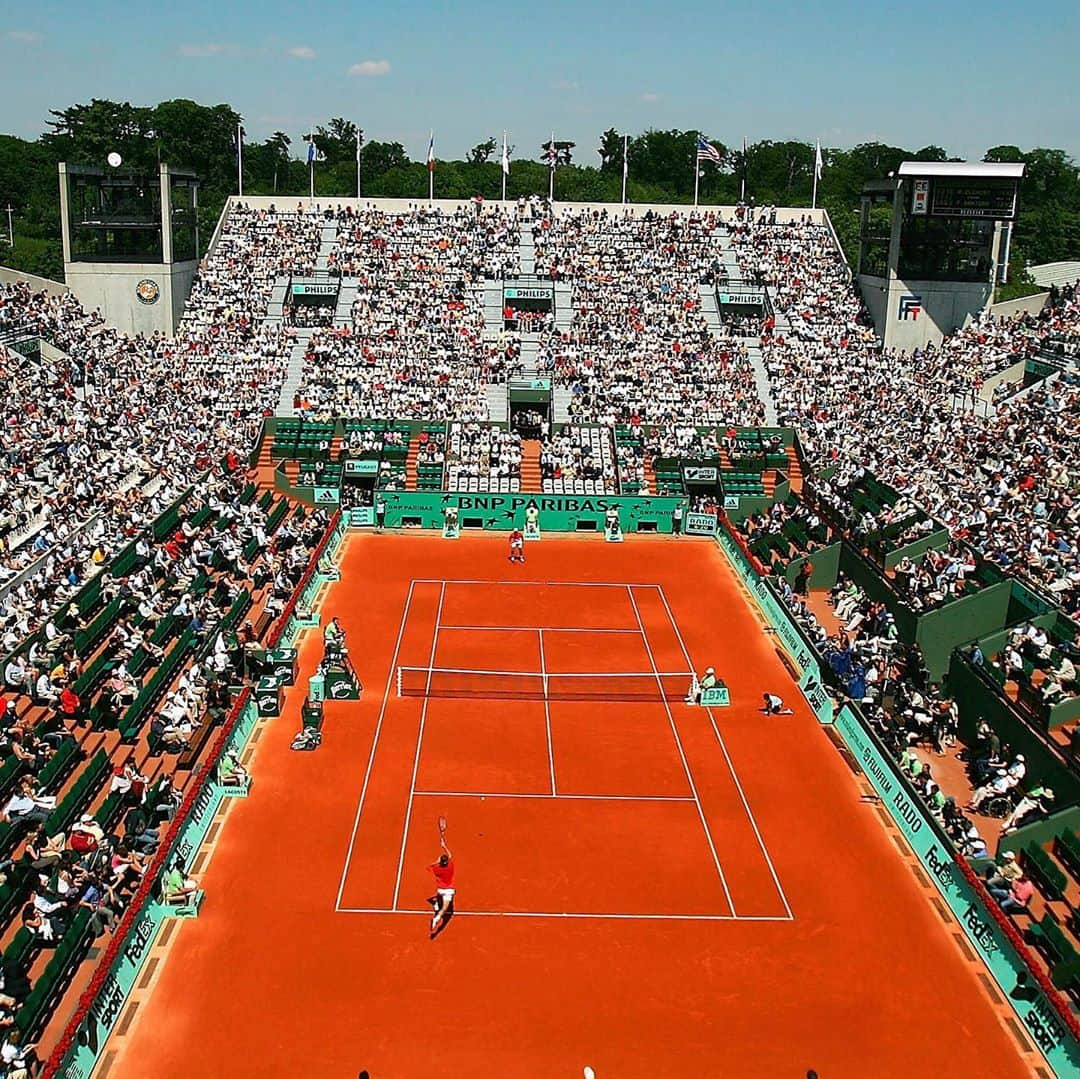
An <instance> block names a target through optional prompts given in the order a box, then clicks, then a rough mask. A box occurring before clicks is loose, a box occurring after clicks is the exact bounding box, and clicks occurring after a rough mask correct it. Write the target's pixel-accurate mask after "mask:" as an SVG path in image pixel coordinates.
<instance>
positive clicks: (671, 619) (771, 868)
mask: <svg viewBox="0 0 1080 1079" xmlns="http://www.w3.org/2000/svg"><path fill="white" fill-rule="evenodd" d="M654 587H655V588H656V590H657V592H659V594H660V599H661V601H662V602H663V604H664V610H665V611H667V616H668V621H669V622H670V623H671V628H672V629H673V630H674V631H675V636H676V638H677V639H678V642H679V647H680V648H681V649H682V654H683V658H684V659H685V660H686V664H687V667H688V668H689V669H690V670H694V666H693V664H692V663H691V662H690V655H689V653H688V652H687V651H686V643H685V642H684V641H683V637H682V633H681V632H680V631H679V626H678V623H677V622H676V621H675V616H674V615H673V614H672V613H671V607H670V606H669V605H668V601H667V596H666V595H664V589H663V587H662V586H661V585H655V586H654ZM705 711H706V712H708V713H709V722H710V723H711V724H712V729H713V734H715V735H716V740H717V742H719V743H720V749H721V750H722V751H723V754H724V760H725V761H727V766H728V771H729V772H731V778H732V780H733V781H734V783H735V789H736V790H737V791H738V792H739V798H740V799H741V800H742V804H743V809H744V810H745V811H746V818H747V820H749V821H750V827H751V828H753V829H754V835H755V837H756V838H757V842H758V846H759V847H760V848H761V853H762V854H763V855H764V857H765V864H766V865H767V866H768V867H769V873H770V875H771V876H772V879H773V884H775V885H776V890H777V892H779V894H780V901H781V902H782V903H783V904H784V910H786V911H787V914H788V918H791V919H794V917H795V915H794V914H792V912H791V905H790V904H789V903H788V899H787V896H786V895H785V894H784V889H783V886H782V885H781V883H780V877H779V876H778V875H777V872H776V867H775V866H774V865H773V860H772V858H770V857H769V849H768V847H766V846H765V840H764V839H763V838H762V837H761V831H760V830H759V829H758V825H757V821H756V820H755V819H754V814H753V812H752V811H751V809H750V803H749V802H748V801H747V800H746V795H745V794H744V793H743V788H742V783H740V782H739V775H738V773H737V772H736V771H735V765H734V763H733V762H732V760H731V754H730V753H728V748H727V745H726V744H725V742H724V739H723V738H722V737H721V735H720V728H719V727H718V726H717V725H716V716H715V715H714V714H713V710H712V709H711V708H706V709H705Z"/></svg>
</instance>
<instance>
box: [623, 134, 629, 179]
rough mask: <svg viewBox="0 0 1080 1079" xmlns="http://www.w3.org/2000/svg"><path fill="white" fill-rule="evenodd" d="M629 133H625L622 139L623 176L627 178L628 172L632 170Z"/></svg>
mask: <svg viewBox="0 0 1080 1079" xmlns="http://www.w3.org/2000/svg"><path fill="white" fill-rule="evenodd" d="M629 138H630V136H629V135H623V140H622V178H623V179H624V180H625V179H626V174H627V173H628V172H629V171H630V154H629V147H628V145H627V143H628V140H629Z"/></svg>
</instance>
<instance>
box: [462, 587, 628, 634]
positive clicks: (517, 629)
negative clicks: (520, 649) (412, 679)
mask: <svg viewBox="0 0 1080 1079" xmlns="http://www.w3.org/2000/svg"><path fill="white" fill-rule="evenodd" d="M518 583H519V584H521V583H523V582H521V581H519V582H518ZM442 629H443V630H444V631H445V630H448V629H461V630H494V631H496V632H498V633H535V632H536V631H537V630H542V631H543V632H544V633H640V632H641V631H640V630H637V629H612V628H610V627H608V626H597V627H596V628H595V629H589V628H585V629H582V628H581V627H577V626H575V627H570V626H443V627H442Z"/></svg>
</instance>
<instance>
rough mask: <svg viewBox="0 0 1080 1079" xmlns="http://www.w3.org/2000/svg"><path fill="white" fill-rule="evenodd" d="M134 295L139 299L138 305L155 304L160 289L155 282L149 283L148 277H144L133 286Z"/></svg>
mask: <svg viewBox="0 0 1080 1079" xmlns="http://www.w3.org/2000/svg"><path fill="white" fill-rule="evenodd" d="M135 295H136V296H137V297H138V298H139V303H146V304H151V303H157V302H158V297H159V296H160V295H161V287H160V286H159V285H158V283H157V282H156V281H151V280H150V278H149V277H144V278H143V279H142V280H141V281H140V282H139V283H138V284H137V285H136V286H135Z"/></svg>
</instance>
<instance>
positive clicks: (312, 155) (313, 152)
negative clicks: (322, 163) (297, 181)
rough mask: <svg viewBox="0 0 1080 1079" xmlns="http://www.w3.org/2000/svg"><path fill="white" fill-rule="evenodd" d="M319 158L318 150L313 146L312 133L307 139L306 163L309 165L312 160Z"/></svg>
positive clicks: (313, 137) (313, 138)
mask: <svg viewBox="0 0 1080 1079" xmlns="http://www.w3.org/2000/svg"><path fill="white" fill-rule="evenodd" d="M318 159H319V151H318V150H317V149H316V148H315V136H314V135H312V136H311V138H309V139H308V144H307V163H308V164H309V165H311V164H312V163H313V162H315V161H317V160H318Z"/></svg>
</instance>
